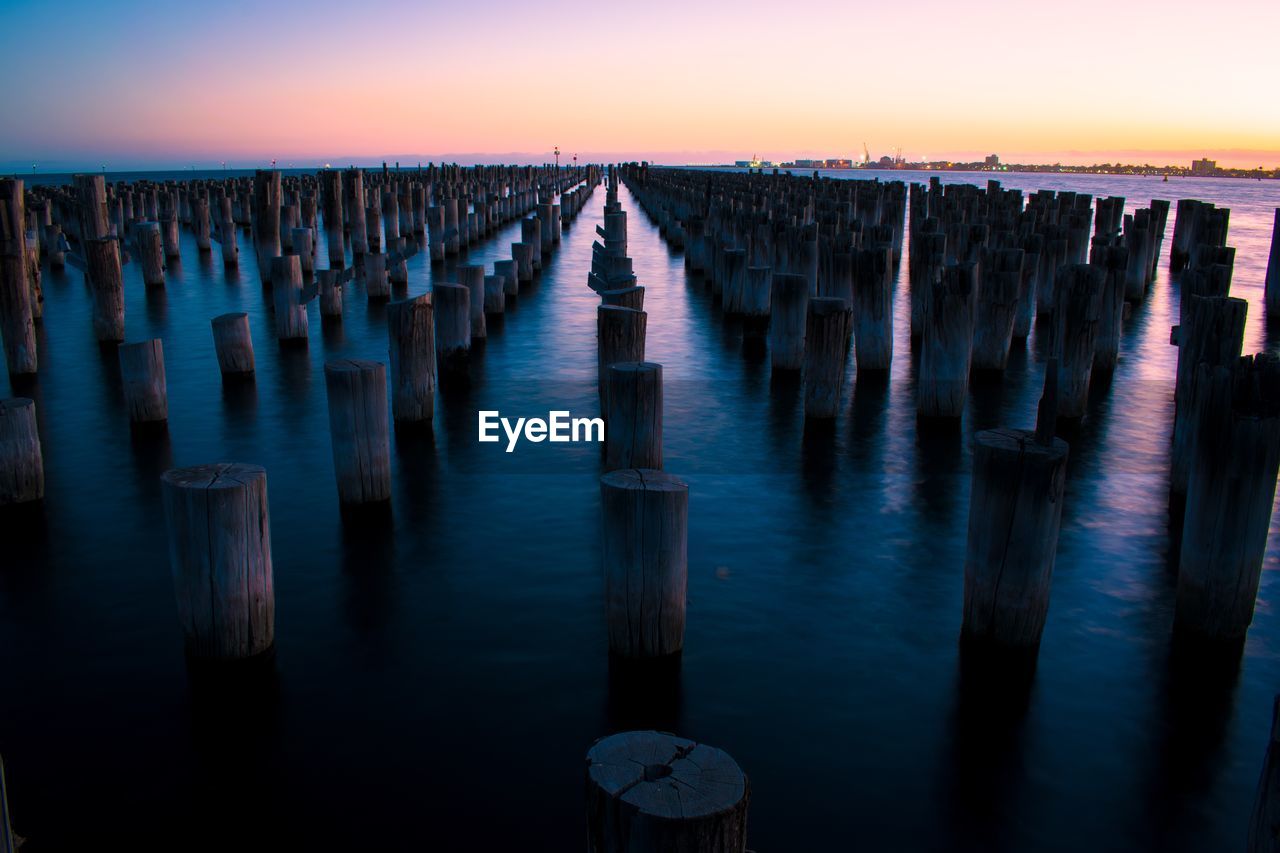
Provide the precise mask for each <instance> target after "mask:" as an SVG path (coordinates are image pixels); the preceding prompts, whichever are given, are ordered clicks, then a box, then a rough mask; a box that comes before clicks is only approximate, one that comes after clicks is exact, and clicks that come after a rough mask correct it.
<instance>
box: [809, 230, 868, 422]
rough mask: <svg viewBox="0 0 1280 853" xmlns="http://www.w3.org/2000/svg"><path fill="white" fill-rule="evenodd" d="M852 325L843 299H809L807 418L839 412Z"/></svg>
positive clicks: (832, 297)
mask: <svg viewBox="0 0 1280 853" xmlns="http://www.w3.org/2000/svg"><path fill="white" fill-rule="evenodd" d="M885 254H886V257H887V256H888V252H887V250H886V252H885ZM850 322H851V318H850V309H849V306H848V303H846V302H845V301H844V300H843V299H840V298H838V297H835V296H811V297H809V305H808V316H807V317H806V318H805V334H804V415H805V417H806V418H834V417H835V416H836V415H837V414H838V413H839V411H840V389H841V388H842V387H843V385H844V368H845V356H846V355H847V353H848V346H847V345H848V341H849V325H850Z"/></svg>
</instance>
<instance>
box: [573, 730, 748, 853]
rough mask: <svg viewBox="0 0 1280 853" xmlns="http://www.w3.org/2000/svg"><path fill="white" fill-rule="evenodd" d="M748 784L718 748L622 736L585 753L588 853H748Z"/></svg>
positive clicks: (654, 736) (658, 735) (661, 735)
mask: <svg viewBox="0 0 1280 853" xmlns="http://www.w3.org/2000/svg"><path fill="white" fill-rule="evenodd" d="M749 799H750V785H749V783H748V781H747V777H746V775H745V774H744V773H743V772H742V769H741V768H740V767H739V766H738V764H737V762H735V761H734V760H733V758H731V757H730V756H729V755H728V753H725V752H723V751H721V750H719V749H716V748H715V747H711V746H707V745H706V744H700V743H694V742H693V741H691V740H685V739H684V738H681V737H677V736H676V735H672V734H667V733H665V732H654V731H645V732H621V733H619V734H615V735H611V736H609V737H607V738H603V739H602V740H599V741H597V742H596V743H595V745H594V746H592V747H591V750H590V751H589V752H588V753H587V853H666V851H670V853H744V851H745V850H746V847H747V804H748V801H749Z"/></svg>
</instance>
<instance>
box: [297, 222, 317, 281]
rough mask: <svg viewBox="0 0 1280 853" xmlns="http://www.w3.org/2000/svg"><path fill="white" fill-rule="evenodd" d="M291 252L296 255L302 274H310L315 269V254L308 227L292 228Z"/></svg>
mask: <svg viewBox="0 0 1280 853" xmlns="http://www.w3.org/2000/svg"><path fill="white" fill-rule="evenodd" d="M293 254H295V255H297V256H298V264H299V265H300V266H301V267H302V273H303V275H311V274H312V273H313V272H315V271H316V254H315V247H314V246H313V245H312V243H311V229H310V228H295V229H293Z"/></svg>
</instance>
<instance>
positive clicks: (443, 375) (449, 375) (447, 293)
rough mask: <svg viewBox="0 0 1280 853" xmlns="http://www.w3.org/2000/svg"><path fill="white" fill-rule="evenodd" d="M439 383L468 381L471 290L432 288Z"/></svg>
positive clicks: (440, 285) (443, 284) (454, 286)
mask: <svg viewBox="0 0 1280 853" xmlns="http://www.w3.org/2000/svg"><path fill="white" fill-rule="evenodd" d="M431 298H432V301H433V303H434V311H435V320H436V366H437V369H438V370H439V372H440V373H439V375H440V381H441V382H442V383H444V382H465V381H467V379H468V378H469V371H470V362H471V290H470V288H466V287H463V286H462V285H460V284H450V283H447V282H440V283H437V284H433V285H432V286H431Z"/></svg>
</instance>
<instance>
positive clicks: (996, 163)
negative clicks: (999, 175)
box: [982, 154, 1000, 169]
mask: <svg viewBox="0 0 1280 853" xmlns="http://www.w3.org/2000/svg"><path fill="white" fill-rule="evenodd" d="M982 162H983V163H985V164H986V166H987V168H988V169H999V168H1000V156H999V155H998V154H992V155H990V156H988V157H987V159H986V160H983V161H982Z"/></svg>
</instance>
